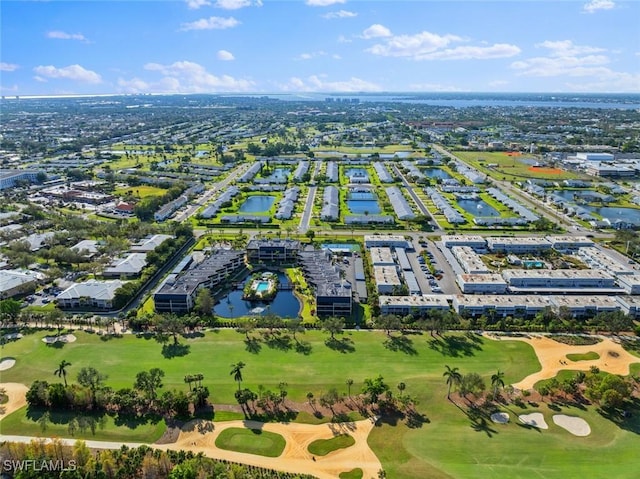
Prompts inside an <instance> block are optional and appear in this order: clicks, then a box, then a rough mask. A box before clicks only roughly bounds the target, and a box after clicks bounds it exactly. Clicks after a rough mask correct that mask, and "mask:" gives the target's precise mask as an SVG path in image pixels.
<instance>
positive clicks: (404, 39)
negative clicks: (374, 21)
mask: <svg viewBox="0 0 640 479" xmlns="http://www.w3.org/2000/svg"><path fill="white" fill-rule="evenodd" d="M365 33H366V30H365ZM365 38H366V37H365ZM464 41H465V40H464V39H463V38H461V37H459V36H457V35H451V34H447V35H438V34H437V33H431V32H426V31H424V32H420V33H416V34H413V35H395V36H389V37H388V38H385V39H384V40H382V43H377V44H375V45H373V46H371V47H370V48H367V49H366V50H365V51H367V52H369V53H373V54H374V55H380V56H384V57H398V58H410V59H412V60H487V59H491V58H505V57H512V56H515V55H518V54H519V53H520V48H518V47H517V46H515V45H511V44H508V43H496V44H494V45H479V46H478V45H458V46H453V45H452V44H453V43H460V42H464Z"/></svg>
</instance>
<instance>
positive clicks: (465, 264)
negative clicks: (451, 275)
mask: <svg viewBox="0 0 640 479" xmlns="http://www.w3.org/2000/svg"><path fill="white" fill-rule="evenodd" d="M451 253H453V256H454V257H455V258H456V259H457V260H458V263H460V266H461V267H462V269H463V270H464V271H465V272H466V273H469V274H483V273H489V268H487V265H486V264H484V262H483V261H482V259H481V258H480V256H478V254H477V253H476V252H475V251H474V250H473V248H471V247H470V246H453V247H452V248H451Z"/></svg>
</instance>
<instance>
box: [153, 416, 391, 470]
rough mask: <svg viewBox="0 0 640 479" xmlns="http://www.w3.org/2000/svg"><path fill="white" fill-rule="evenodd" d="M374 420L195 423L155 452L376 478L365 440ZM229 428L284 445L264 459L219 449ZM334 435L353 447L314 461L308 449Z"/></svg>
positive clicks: (376, 465) (374, 459)
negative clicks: (269, 436) (266, 435)
mask: <svg viewBox="0 0 640 479" xmlns="http://www.w3.org/2000/svg"><path fill="white" fill-rule="evenodd" d="M375 424H376V419H375V418H371V419H365V420H362V421H357V422H351V423H340V424H333V423H328V424H299V423H266V424H265V423H259V422H255V421H225V422H216V423H210V422H208V421H203V420H195V421H191V422H190V423H187V424H185V425H184V426H183V427H182V430H181V432H180V435H179V437H178V439H177V440H176V442H174V443H171V444H154V445H153V447H155V448H158V449H183V450H187V451H192V452H194V453H203V454H204V455H206V456H208V457H212V458H217V459H226V460H229V461H237V462H241V463H243V464H250V465H254V466H259V467H267V468H272V469H277V470H280V471H288V472H292V473H299V472H300V471H304V472H305V473H307V474H311V475H313V476H314V477H317V478H319V479H335V478H336V477H338V476H339V475H340V473H341V472H344V471H346V470H351V469H353V468H354V467H359V468H360V469H362V470H363V472H364V477H377V475H378V471H379V470H380V469H381V467H382V465H381V464H380V461H379V460H378V458H377V457H376V455H375V454H374V453H373V451H372V450H371V448H370V447H369V444H368V443H367V438H368V436H369V433H370V432H371V430H372V429H373V428H374V427H375ZM230 427H241V428H253V429H263V430H265V431H270V432H275V433H277V434H280V435H281V436H282V437H284V438H285V440H286V441H287V445H286V446H285V449H284V451H283V453H282V455H280V456H279V457H264V456H258V455H254V454H245V453H241V452H235V451H228V450H226V449H220V448H218V447H217V446H216V444H215V442H216V439H217V437H218V436H219V434H220V433H221V432H222V431H224V430H225V429H228V428H230ZM337 434H349V435H350V436H351V437H353V438H354V439H355V444H354V445H353V446H350V447H348V448H346V449H340V450H337V451H333V452H331V453H329V454H327V455H326V456H321V457H318V456H316V457H315V460H314V457H313V456H312V454H311V453H309V450H308V447H309V444H311V443H312V442H313V441H316V440H318V439H330V438H332V437H335V436H336V435H337Z"/></svg>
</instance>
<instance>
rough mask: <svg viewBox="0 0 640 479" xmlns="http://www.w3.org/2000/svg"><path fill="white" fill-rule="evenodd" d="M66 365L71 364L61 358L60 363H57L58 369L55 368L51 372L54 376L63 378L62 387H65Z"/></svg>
mask: <svg viewBox="0 0 640 479" xmlns="http://www.w3.org/2000/svg"><path fill="white" fill-rule="evenodd" d="M68 366H71V363H70V362H68V361H67V360H66V359H63V360H62V361H60V364H59V365H58V369H56V370H55V371H54V372H53V374H55V375H56V376H58V377H59V378H62V379H63V380H64V387H67V367H68Z"/></svg>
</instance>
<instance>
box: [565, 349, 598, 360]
mask: <svg viewBox="0 0 640 479" xmlns="http://www.w3.org/2000/svg"><path fill="white" fill-rule="evenodd" d="M567 359H568V360H569V361H593V360H595V359H600V355H599V354H598V353H596V352H594V351H589V352H588V353H582V354H567Z"/></svg>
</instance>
